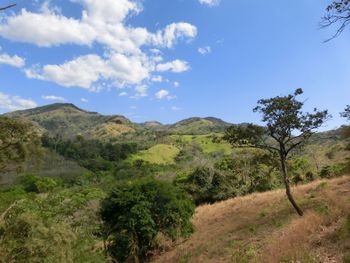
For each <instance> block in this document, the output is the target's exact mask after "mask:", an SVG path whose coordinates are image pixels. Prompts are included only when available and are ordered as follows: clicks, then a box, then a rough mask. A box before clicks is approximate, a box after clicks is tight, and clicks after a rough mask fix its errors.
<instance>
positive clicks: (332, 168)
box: [320, 164, 345, 178]
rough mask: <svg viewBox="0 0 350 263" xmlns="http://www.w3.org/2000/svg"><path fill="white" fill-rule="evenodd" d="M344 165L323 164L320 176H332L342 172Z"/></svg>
mask: <svg viewBox="0 0 350 263" xmlns="http://www.w3.org/2000/svg"><path fill="white" fill-rule="evenodd" d="M344 168H345V167H344V166H343V165H339V164H334V165H327V166H324V167H323V168H322V169H321V171H320V177H321V178H332V177H335V176H339V175H342V174H343V173H344Z"/></svg>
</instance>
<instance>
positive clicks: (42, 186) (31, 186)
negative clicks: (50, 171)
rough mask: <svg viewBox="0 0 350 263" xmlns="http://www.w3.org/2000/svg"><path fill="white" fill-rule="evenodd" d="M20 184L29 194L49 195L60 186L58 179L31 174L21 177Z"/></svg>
mask: <svg viewBox="0 0 350 263" xmlns="http://www.w3.org/2000/svg"><path fill="white" fill-rule="evenodd" d="M18 182H19V184H20V186H21V187H23V189H24V190H25V191H26V192H28V193H31V192H32V193H47V192H50V191H52V190H53V189H54V188H56V187H57V186H58V185H59V181H58V180H57V179H53V178H50V177H40V176H35V175H30V174H26V175H23V176H21V177H19V179H18Z"/></svg>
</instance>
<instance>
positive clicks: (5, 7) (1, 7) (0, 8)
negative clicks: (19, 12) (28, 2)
mask: <svg viewBox="0 0 350 263" xmlns="http://www.w3.org/2000/svg"><path fill="white" fill-rule="evenodd" d="M14 6H16V4H9V5H6V6H0V11H2V10H5V9H9V8H11V7H14Z"/></svg>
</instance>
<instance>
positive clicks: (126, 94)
mask: <svg viewBox="0 0 350 263" xmlns="http://www.w3.org/2000/svg"><path fill="white" fill-rule="evenodd" d="M125 96H128V93H127V92H125V91H123V92H120V93H119V97H125Z"/></svg>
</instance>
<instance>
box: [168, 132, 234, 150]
mask: <svg viewBox="0 0 350 263" xmlns="http://www.w3.org/2000/svg"><path fill="white" fill-rule="evenodd" d="M213 136H215V134H208V135H172V136H171V138H172V139H173V140H174V141H175V142H177V143H180V144H182V143H183V144H191V143H194V144H197V145H198V146H199V147H200V148H201V149H202V151H203V152H204V153H207V154H210V153H214V152H223V153H224V154H230V153H232V148H231V146H230V145H229V144H228V143H225V142H220V143H215V142H213V140H212V138H213Z"/></svg>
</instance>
